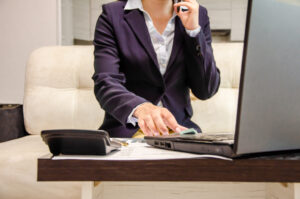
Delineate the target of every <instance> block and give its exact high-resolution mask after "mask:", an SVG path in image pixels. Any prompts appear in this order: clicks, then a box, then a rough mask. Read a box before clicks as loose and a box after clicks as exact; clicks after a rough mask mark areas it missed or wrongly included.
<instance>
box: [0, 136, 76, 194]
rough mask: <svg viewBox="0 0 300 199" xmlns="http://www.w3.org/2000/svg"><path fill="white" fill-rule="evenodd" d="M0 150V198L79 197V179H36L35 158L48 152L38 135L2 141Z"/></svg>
mask: <svg viewBox="0 0 300 199" xmlns="http://www.w3.org/2000/svg"><path fill="white" fill-rule="evenodd" d="M0 151H1V153H0V179H1V180H0V198H3V199H4V198H7V199H8V198H14V199H19V198H20V199H23V198H30V199H52V198H55V199H67V198H69V199H76V198H80V194H81V192H80V190H81V183H80V182H37V158H39V157H41V156H43V155H45V154H48V153H49V149H48V147H47V145H46V144H44V142H43V141H42V138H41V136H39V135H29V136H25V137H22V138H19V139H15V140H11V141H8V142H3V143H1V144H0Z"/></svg>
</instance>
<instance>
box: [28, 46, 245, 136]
mask: <svg viewBox="0 0 300 199" xmlns="http://www.w3.org/2000/svg"><path fill="white" fill-rule="evenodd" d="M213 47H214V53H215V58H216V62H217V66H218V67H219V68H220V70H221V78H222V80H221V88H220V89H219V92H218V93H217V95H215V96H214V97H213V98H212V99H210V100H207V101H200V100H192V106H193V109H194V116H193V118H192V120H193V121H195V122H196V123H198V124H199V125H200V126H201V128H202V130H203V131H204V132H208V133H211V132H223V131H231V132H233V131H234V124H235V114H236V105H237V95H238V85H239V74H240V67H241V57H242V48H243V45H242V43H228V44H227V43H226V44H225V43H218V44H214V45H213ZM92 74H93V47H92V46H67V47H61V46H60V47H44V48H40V49H37V50H35V51H34V52H33V53H32V54H31V56H30V58H29V61H28V64H27V71H26V85H25V98H24V118H25V127H26V129H27V131H28V132H29V133H30V134H39V133H40V132H41V130H43V129H55V128H80V129H97V128H98V127H99V125H100V123H101V122H102V120H103V116H104V111H103V110H101V108H100V106H99V104H98V102H97V101H96V98H95V96H94V93H93V81H92V79H91V76H92ZM193 99H194V98H193Z"/></svg>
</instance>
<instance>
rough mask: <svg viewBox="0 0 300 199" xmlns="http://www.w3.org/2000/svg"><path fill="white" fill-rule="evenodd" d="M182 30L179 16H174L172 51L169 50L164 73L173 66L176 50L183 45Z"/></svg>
mask: <svg viewBox="0 0 300 199" xmlns="http://www.w3.org/2000/svg"><path fill="white" fill-rule="evenodd" d="M182 31H185V30H184V29H183V25H182V24H181V21H180V18H179V17H178V16H176V18H175V31H174V32H175V33H174V41H173V46H172V52H171V55H170V58H169V62H168V65H167V70H166V74H167V73H168V71H170V68H172V67H173V63H174V61H175V60H176V57H177V55H178V51H179V50H180V49H181V48H182V46H183V40H184V34H182ZM166 74H165V75H166Z"/></svg>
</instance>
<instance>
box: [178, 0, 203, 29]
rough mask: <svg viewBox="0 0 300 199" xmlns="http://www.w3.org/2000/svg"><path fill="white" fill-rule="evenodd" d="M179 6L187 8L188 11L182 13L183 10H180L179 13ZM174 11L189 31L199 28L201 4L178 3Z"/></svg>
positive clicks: (189, 1) (188, 0)
mask: <svg viewBox="0 0 300 199" xmlns="http://www.w3.org/2000/svg"><path fill="white" fill-rule="evenodd" d="M179 6H185V7H187V8H188V10H187V11H184V12H182V10H181V9H179V12H177V8H178V7H179ZM174 10H175V13H177V15H178V16H179V18H180V19H181V21H182V24H183V25H184V27H185V28H186V29H187V30H195V29H196V28H198V27H199V4H198V2H197V1H196V0H183V1H182V2H179V3H176V4H174Z"/></svg>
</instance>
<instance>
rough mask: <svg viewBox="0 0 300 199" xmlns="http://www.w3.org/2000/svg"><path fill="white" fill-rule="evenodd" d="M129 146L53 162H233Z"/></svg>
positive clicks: (141, 144)
mask: <svg viewBox="0 0 300 199" xmlns="http://www.w3.org/2000/svg"><path fill="white" fill-rule="evenodd" d="M127 143H128V145H127V146H122V148H121V149H120V150H118V151H114V152H112V153H110V154H108V155H103V156H100V155H62V154H61V155H58V156H54V157H53V158H52V159H53V160H167V159H190V158H216V159H223V160H232V159H230V158H226V157H222V156H216V155H201V154H193V153H185V152H178V151H171V150H165V149H159V148H155V147H152V146H149V145H148V144H146V143H144V142H142V141H138V142H137V141H136V140H127Z"/></svg>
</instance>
